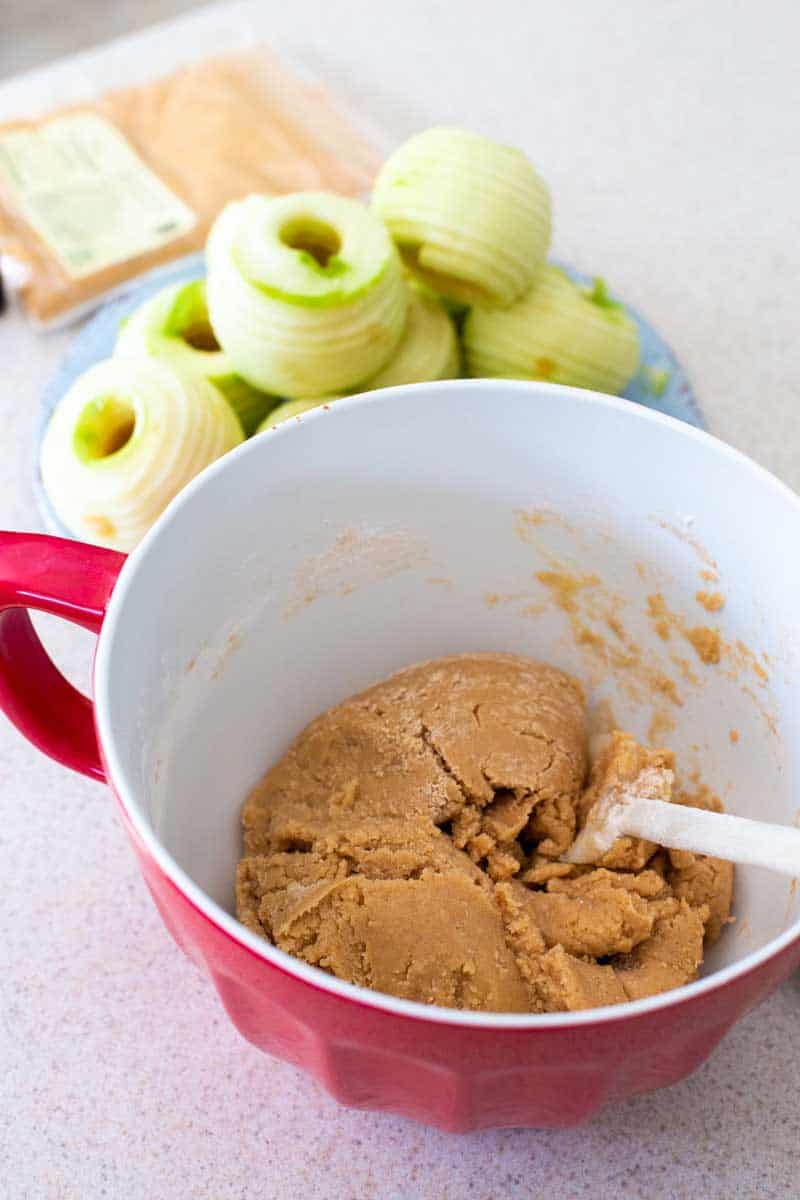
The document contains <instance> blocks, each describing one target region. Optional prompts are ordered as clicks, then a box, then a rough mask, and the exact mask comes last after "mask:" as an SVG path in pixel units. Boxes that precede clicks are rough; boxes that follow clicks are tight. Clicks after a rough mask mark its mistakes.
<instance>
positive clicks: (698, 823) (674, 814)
mask: <svg viewBox="0 0 800 1200" xmlns="http://www.w3.org/2000/svg"><path fill="white" fill-rule="evenodd" d="M618 819H619V825H618V828H619V829H621V831H622V832H623V833H625V834H628V835H629V836H631V837H641V838H647V839H648V841H651V842H658V843H659V845H661V846H667V847H669V849H671V850H693V851H694V852H695V853H696V854H712V855H714V857H715V858H727V859H728V860H729V861H730V862H735V863H749V864H750V865H751V866H755V867H768V868H769V869H770V870H772V871H779V872H781V874H783V875H793V876H795V877H796V878H797V877H800V829H795V828H794V826H792V825H769V824H767V822H765V821H751V820H749V819H748V818H747V817H733V816H731V815H730V814H729V813H715V812H707V811H706V810H705V809H701V808H689V807H687V806H686V805H683V804H668V803H666V802H665V801H664V800H644V799H641V800H640V799H637V798H631V799H630V800H627V801H626V802H625V804H624V805H623V810H622V812H621V813H620V815H619V818H618Z"/></svg>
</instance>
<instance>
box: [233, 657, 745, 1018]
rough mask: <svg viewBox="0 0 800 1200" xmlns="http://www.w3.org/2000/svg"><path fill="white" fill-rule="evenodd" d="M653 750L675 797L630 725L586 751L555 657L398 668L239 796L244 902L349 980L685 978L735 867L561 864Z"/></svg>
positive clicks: (280, 942) (587, 988) (497, 983)
mask: <svg viewBox="0 0 800 1200" xmlns="http://www.w3.org/2000/svg"><path fill="white" fill-rule="evenodd" d="M654 767H655V768H657V769H660V770H661V771H662V772H663V781H664V797H665V798H667V799H669V798H671V796H670V792H671V786H672V771H671V767H672V757H671V755H670V754H669V753H668V752H667V751H663V750H647V749H645V748H644V747H642V746H640V745H639V744H638V743H637V742H636V741H635V740H634V739H633V738H632V737H631V736H630V735H628V734H624V733H621V732H615V733H614V734H613V735H611V736H610V737H609V738H608V739H606V742H605V745H604V746H603V747H602V750H601V752H600V753H599V755H598V757H597V759H596V761H595V762H594V763H592V764H590V763H589V761H588V755H587V733H586V717H585V704H584V696H583V693H582V690H581V687H580V685H579V684H578V683H577V682H576V681H575V680H573V679H571V678H570V677H569V676H567V675H565V674H563V673H562V672H561V671H558V670H556V669H554V668H553V667H549V666H545V665H543V664H541V663H537V662H534V661H532V660H530V659H526V658H521V657H518V656H515V655H510V654H467V655H460V656H457V657H453V658H446V659H440V660H438V661H435V662H428V663H423V664H421V665H419V666H414V667H410V668H408V669H407V670H404V671H401V672H400V673H399V674H397V675H394V676H392V677H391V678H390V679H387V680H385V681H384V682H383V683H379V684H377V685H376V686H374V687H372V688H370V689H368V690H367V691H365V692H362V693H361V694H360V695H357V696H353V697H352V698H351V699H349V700H346V701H344V702H343V703H342V704H339V705H337V706H336V707H335V708H332V709H330V710H329V711H328V712H326V713H323V714H322V716H320V717H317V719H316V720H314V721H312V723H311V724H310V725H309V726H308V727H307V728H306V729H305V730H303V732H302V733H301V734H300V736H299V737H298V738H297V739H296V741H295V742H294V744H293V745H292V746H291V747H290V748H289V750H288V751H287V753H286V754H285V755H284V757H283V758H282V759H281V760H280V762H278V763H277V764H276V765H275V766H274V767H273V768H272V770H270V771H269V772H268V774H267V775H266V776H265V777H264V779H263V780H262V781H261V783H259V784H258V786H257V787H256V788H255V789H254V791H253V792H252V794H251V795H250V796H249V797H248V799H247V801H246V803H245V805H244V809H243V813H242V818H243V827H244V856H243V858H242V860H241V862H240V863H239V867H238V872H237V881H236V895H237V912H238V916H239V919H240V920H241V921H242V922H243V923H244V924H245V925H246V926H247V927H248V928H249V929H251V930H253V931H254V932H255V933H257V934H259V935H261V936H262V937H265V938H267V939H269V940H270V941H271V942H273V943H274V944H275V945H276V946H278V947H279V948H280V949H282V950H285V951H286V952H287V953H289V954H293V955H295V956H296V957H298V958H300V959H303V960H304V961H305V962H307V963H311V964H313V965H314V966H317V967H321V968H322V969H323V970H326V971H328V972H330V973H331V974H333V975H336V976H337V977H338V978H340V979H344V980H348V981H349V982H352V983H356V984H360V985H361V986H363V987H368V988H373V989H375V990H377V991H381V992H386V993H389V994H391V995H394V996H400V997H403V998H405V999H409V1000H417V1001H422V1002H425V1003H429V1004H439V1005H445V1006H447V1007H452V1008H460V1009H473V1010H479V1011H487V1012H492V1011H493V1012H554V1011H560V1010H574V1009H583V1008H592V1007H596V1006H598V1005H604V1004H616V1003H621V1002H623V1001H625V1000H632V999H638V998H640V997H642V996H647V995H652V994H653V993H656V992H660V991H665V990H667V989H669V988H673V987H678V986H680V985H681V984H683V983H687V982H689V981H690V980H692V979H694V978H695V977H696V975H697V972H698V969H699V967H700V965H701V963H702V959H703V948H704V943H705V944H706V945H708V944H709V943H710V942H711V941H713V940H715V939H716V938H717V937H718V936H719V934H720V932H721V930H722V928H723V926H724V924H725V923H726V922H727V921H728V920H729V916H730V907H731V892H732V883H733V868H732V867H731V865H730V864H729V863H724V862H721V861H720V860H718V859H710V858H704V857H703V856H700V855H692V854H686V853H680V854H676V853H675V852H672V853H668V852H666V851H663V850H661V848H660V847H658V846H656V845H654V844H653V843H649V842H642V841H638V840H635V839H620V841H619V842H618V843H617V844H615V846H614V847H612V849H611V851H609V853H608V854H607V855H606V856H605V858H604V860H603V862H602V864H600V865H598V866H596V867H586V866H572V865H569V864H566V863H562V862H560V861H559V858H560V856H561V854H562V853H563V852H564V851H565V850H566V849H568V847H569V845H570V844H571V842H572V841H573V839H574V837H575V834H576V832H577V830H578V829H579V828H580V827H581V825H582V824H583V822H584V821H585V819H586V814H587V813H588V811H589V809H590V808H591V806H592V804H594V803H595V802H596V801H597V800H598V799H600V798H601V797H602V796H603V794H604V792H605V790H607V789H608V788H609V787H613V786H616V785H618V783H619V781H620V780H622V779H624V780H626V781H631V782H635V779H636V776H637V774H638V773H639V772H640V771H641V770H643V769H645V768H650V769H652V768H654ZM674 799H675V800H676V801H678V802H680V803H690V804H691V803H702V804H708V803H711V801H709V800H708V799H707V798H705V797H703V796H700V795H699V794H698V796H696V797H692V796H687V795H685V794H681V795H677V796H675V797H674Z"/></svg>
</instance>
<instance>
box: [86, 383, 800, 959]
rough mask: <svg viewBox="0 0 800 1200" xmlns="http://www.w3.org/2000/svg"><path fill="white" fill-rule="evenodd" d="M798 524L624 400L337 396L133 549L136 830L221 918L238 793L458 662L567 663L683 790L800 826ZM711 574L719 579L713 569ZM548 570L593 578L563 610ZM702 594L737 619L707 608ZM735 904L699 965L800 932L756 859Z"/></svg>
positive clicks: (695, 444)
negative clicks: (658, 615)
mask: <svg viewBox="0 0 800 1200" xmlns="http://www.w3.org/2000/svg"><path fill="white" fill-rule="evenodd" d="M798 535H800V503H799V502H798V501H797V500H796V499H795V497H794V496H793V495H792V494H791V493H789V492H788V491H787V490H786V489H784V488H783V487H782V486H781V485H779V484H778V483H776V481H775V480H773V479H771V477H769V476H768V475H766V474H765V473H764V472H762V471H760V470H759V469H758V468H756V467H754V466H753V465H752V464H750V463H748V462H747V460H745V459H743V458H742V457H741V456H739V455H737V454H735V453H734V452H733V451H731V450H729V449H728V448H726V447H724V446H722V445H721V444H720V443H717V442H715V441H713V440H712V439H709V438H707V437H705V436H703V435H699V434H697V433H696V432H695V431H692V430H688V429H684V428H683V427H680V426H678V425H677V424H676V423H674V422H670V421H668V420H666V419H663V418H658V417H654V416H653V415H652V414H649V413H646V412H643V411H641V410H639V409H637V408H636V407H634V406H632V405H629V404H627V403H626V402H617V401H613V400H607V399H600V398H598V397H593V396H591V395H589V394H587V393H580V392H575V391H570V390H569V389H560V388H556V387H548V386H546V385H523V384H508V383H503V382H499V381H480V382H478V381H476V382H473V383H450V384H437V385H420V386H418V387H416V388H412V389H395V390H394V391H392V392H387V393H385V394H383V395H382V396H380V397H377V398H376V397H368V398H364V399H355V400H351V401H347V402H339V403H338V404H337V405H336V406H334V407H333V408H332V409H331V410H330V411H325V410H318V411H316V412H314V413H311V414H308V415H307V416H304V417H302V418H300V419H298V420H297V421H296V422H293V423H292V424H291V425H289V426H283V427H281V428H280V429H278V430H277V431H276V432H274V433H270V434H267V435H265V436H263V437H261V438H257V439H255V440H254V441H252V442H250V443H248V444H246V445H245V446H244V447H242V448H241V449H240V450H238V451H236V452H234V453H233V454H232V455H230V456H228V457H227V458H226V459H225V460H223V462H221V463H219V464H217V465H216V466H215V467H213V468H212V469H211V470H210V471H209V472H206V474H205V475H204V476H203V477H202V479H201V480H199V481H197V482H196V483H195V484H193V485H192V486H191V488H190V489H188V491H187V492H186V493H184V495H183V496H182V497H181V498H179V500H178V501H177V502H176V503H175V504H174V505H173V506H172V508H171V509H170V511H169V514H168V515H167V517H166V518H165V519H164V520H162V522H160V523H159V526H158V527H157V529H156V530H155V531H154V532H153V533H152V534H151V535H150V537H149V538H148V539H147V540H146V542H145V543H144V544H143V546H142V547H141V548H140V549H139V551H138V552H137V553H136V554H135V555H134V556H133V557H132V559H131V561H130V563H129V564H128V566H127V567H126V570H125V572H124V575H123V578H122V580H121V582H120V585H119V586H118V589H117V592H116V593H115V597H114V600H113V602H112V607H111V610H110V614H109V619H108V622H107V628H106V630H105V631H104V635H103V645H102V647H101V653H100V655H99V656H98V692H99V693H102V694H103V696H104V697H105V700H106V702H107V704H106V711H105V714H104V716H103V718H102V722H103V726H102V727H103V734H104V740H105V742H106V745H107V747H109V746H110V748H111V751H112V755H113V761H114V763H115V764H116V773H117V774H118V776H119V778H120V779H121V780H122V781H124V785H125V788H126V791H127V794H128V795H129V796H135V797H136V798H137V803H138V805H139V806H140V808H141V811H142V814H143V817H142V819H143V820H144V821H146V822H149V824H150V826H151V827H152V829H153V830H154V832H155V833H156V835H157V836H158V837H159V838H160V839H161V841H162V843H163V845H164V846H165V847H166V849H167V850H168V851H169V852H170V854H171V855H173V856H174V858H175V860H176V861H177V862H178V864H179V865H180V866H181V867H182V868H183V869H184V870H185V871H186V872H187V874H188V875H189V876H190V877H191V878H192V879H193V880H194V881H195V882H196V883H197V884H198V885H199V886H200V887H201V888H202V889H203V890H204V891H205V892H206V893H208V895H209V896H211V897H212V898H213V899H214V900H216V901H217V902H218V903H219V904H220V905H222V906H223V907H224V908H226V909H227V910H228V911H233V909H232V899H233V889H232V882H233V876H234V867H235V863H236V860H237V858H238V856H239V852H240V840H239V816H238V814H239V808H240V805H241V802H242V800H243V798H244V796H245V794H246V793H247V791H248V789H249V788H250V787H251V785H252V784H254V783H255V782H256V781H257V780H258V778H259V777H260V776H261V775H262V774H263V772H264V771H265V769H266V768H267V767H268V766H269V765H270V764H271V763H273V762H274V761H275V760H276V759H277V758H278V757H279V756H280V754H281V753H282V752H283V751H284V749H285V748H286V747H287V745H288V744H289V742H290V741H291V739H292V737H293V736H294V735H295V734H296V733H297V732H298V731H299V730H300V729H301V728H302V727H303V725H305V724H306V722H307V721H308V720H309V719H310V718H312V717H313V716H314V715H315V714H317V713H319V712H320V711H321V710H323V709H325V708H326V707H328V706H330V705H331V704H333V703H334V702H336V701H337V700H340V699H342V698H344V697H346V696H348V695H350V694H351V693H353V692H355V691H357V690H358V689H360V688H363V687H364V686H366V685H368V684H370V683H372V682H374V681H375V680H378V679H380V678H381V677H383V676H385V675H387V674H388V673H390V672H391V671H393V670H395V669H397V668H400V667H402V666H405V665H407V664H409V663H412V662H415V661H418V660H421V659H426V658H432V657H437V656H440V655H444V654H452V653H456V652H459V651H466V650H493V649H498V650H507V651H514V652H518V653H521V654H527V655H532V656H534V657H537V658H541V659H544V660H546V661H548V662H551V663H554V664H556V665H558V666H561V667H563V668H564V669H566V670H568V671H571V672H573V673H575V674H576V675H578V676H579V677H580V678H581V679H582V680H583V681H584V682H585V684H586V685H587V688H588V690H589V694H590V697H591V700H592V702H593V704H595V703H596V702H597V701H599V700H603V699H606V700H608V701H610V703H611V705H612V708H613V712H614V716H615V718H616V720H617V721H618V722H619V723H620V724H621V725H622V726H623V727H625V728H627V729H630V730H631V731H632V732H634V733H635V734H637V735H638V736H640V737H642V738H644V739H645V740H646V739H647V737H648V731H649V730H650V729H651V722H652V720H653V718H654V716H655V717H656V720H657V722H658V721H660V722H661V724H662V728H665V732H663V734H662V736H661V737H660V739H659V740H661V741H662V742H664V743H665V744H667V745H669V746H671V747H672V748H673V749H674V750H675V751H676V753H677V755H678V764H679V767H680V768H681V769H682V773H683V774H684V775H685V776H686V775H688V774H689V773H691V772H692V771H695V770H697V771H699V772H700V776H701V778H702V780H703V781H704V782H705V783H706V784H708V785H709V786H710V787H711V788H712V789H713V790H714V791H716V792H717V793H718V794H720V795H721V796H722V798H723V800H724V802H725V805H726V807H727V808H728V809H729V811H732V812H736V813H740V814H742V815H746V816H750V817H754V818H761V819H765V820H770V821H777V822H783V823H786V824H791V823H793V822H794V821H795V820H796V818H797V815H798V804H800V801H798V796H797V788H796V784H795V781H796V779H797V775H798V767H800V711H799V709H798V702H797V693H796V689H795V687H794V683H793V680H794V675H795V669H796V663H797V659H798V638H797V620H796V597H797V596H798V594H800V562H799V561H798V556H797V555H795V554H790V553H788V547H790V546H794V545H796V544H797V540H798ZM711 560H713V561H714V563H715V564H716V568H715V569H714V570H715V573H716V574H718V577H719V582H718V583H714V582H712V581H710V580H708V579H704V578H703V576H702V575H701V572H704V571H705V572H710V571H711V570H712V568H711V565H710V563H711ZM542 570H555V571H557V572H567V573H569V574H570V575H571V576H572V577H577V576H580V577H584V578H585V577H586V576H591V575H596V576H597V577H598V582H596V583H592V582H590V583H588V584H586V586H584V587H582V588H581V589H579V591H578V592H577V593H576V597H577V600H576V602H577V604H578V612H577V613H576V614H572V615H571V614H569V613H567V612H565V611H564V610H563V609H562V608H560V607H559V606H558V605H557V604H555V603H553V596H552V591H551V590H549V589H548V588H547V587H546V586H545V585H543V584H542V583H541V582H540V581H539V580H538V579H537V573H538V572H541V571H542ZM701 589H705V590H709V591H720V592H722V593H723V594H724V596H725V598H726V602H725V606H724V609H723V610H722V611H721V612H718V613H712V614H709V613H708V612H706V611H705V610H704V609H703V608H702V607H701V606H700V604H699V603H698V602H697V600H696V599H695V593H696V592H697V591H698V590H701ZM655 592H660V593H661V594H662V595H663V596H664V598H665V600H666V601H667V603H668V605H669V606H670V608H671V609H672V610H674V611H676V612H678V613H679V614H683V615H684V616H685V619H686V622H687V623H688V625H690V626H718V627H719V629H720V631H721V633H722V636H723V638H724V641H725V644H726V645H727V646H728V647H729V649H728V650H727V651H726V652H725V653H723V657H722V661H721V662H720V663H719V664H718V665H705V664H703V663H701V662H700V661H699V659H698V657H697V655H696V654H695V652H694V649H693V648H692V646H691V645H690V644H689V642H688V641H687V640H686V639H685V637H683V636H682V635H681V633H680V632H678V631H677V630H674V631H673V633H672V635H671V637H670V638H669V640H668V641H664V640H662V638H661V637H660V636H659V634H658V632H657V631H656V629H655V627H654V623H653V621H652V620H650V619H649V617H648V615H647V597H648V596H649V595H651V594H653V593H655ZM589 610H591V611H589ZM615 616H616V617H618V618H619V620H620V621H621V623H622V626H623V629H624V632H625V636H626V637H628V638H629V639H631V640H632V642H634V643H635V645H636V647H638V653H639V666H638V667H637V666H631V665H630V664H629V665H627V666H623V665H620V663H619V662H617V663H616V665H614V664H609V663H608V661H604V659H605V660H607V658H608V655H609V654H611V655H613V654H614V652H615V651H617V652H622V653H625V649H624V647H623V644H622V642H620V640H619V638H618V637H617V635H616V634H615V633H614V632H613V631H612V629H611V628H610V626H609V620H608V619H609V617H611V618H614V617H615ZM582 628H584V629H589V630H590V631H591V633H592V634H594V636H595V638H596V639H597V638H599V639H601V640H602V644H601V645H598V644H597V642H595V644H594V645H593V644H592V643H591V639H589V640H588V641H587V640H586V638H587V636H588V635H586V634H583V635H582V636H583V637H584V640H583V641H582V642H581V641H580V635H581V629H582ZM576 634H577V635H579V636H576ZM737 643H741V645H740V646H739V647H738V648H737ZM628 652H630V645H629V646H628ZM763 655H766V656H767V657H766V658H765V657H763ZM676 658H677V659H682V660H684V663H683V665H682V664H681V663H679V662H676V661H675V660H676ZM686 664H688V665H686ZM756 664H759V665H756ZM687 671H690V672H691V675H692V679H693V681H692V682H690V681H687V679H686V678H684V675H685V673H686V672H687ZM659 672H661V673H663V675H664V676H666V677H668V678H670V679H672V680H673V681H674V683H675V688H676V695H677V698H678V699H679V700H680V705H678V704H676V703H674V702H672V701H670V700H669V698H667V697H666V696H665V694H664V693H663V691H659V685H658V682H657V678H658V673H659ZM764 673H766V675H768V679H766V680H765V679H764V678H763V674H764ZM659 714H660V715H659ZM670 719H671V720H672V721H674V728H669V721H670ZM665 721H666V726H665V725H664V722H665ZM732 730H734V731H736V733H737V734H738V741H736V742H734V741H732V738H731V731H732ZM734 736H735V735H734ZM735 911H736V914H737V923H736V924H735V925H734V926H732V927H731V928H730V929H728V930H727V931H726V933H725V935H724V936H723V938H722V939H721V941H720V943H719V944H718V946H717V948H715V949H714V951H712V953H711V955H710V956H709V960H708V963H707V965H706V969H707V970H709V969H714V968H716V967H719V966H721V965H725V964H729V963H732V962H734V961H736V960H737V959H739V958H741V957H742V956H743V955H745V954H747V953H748V952H750V951H752V950H755V949H757V948H758V947H760V946H763V945H764V944H765V943H766V942H768V941H769V940H771V939H772V938H774V937H776V936H777V935H778V934H780V933H781V932H783V931H784V930H786V929H787V928H788V926H789V925H790V924H791V923H792V922H793V921H795V920H796V919H797V916H798V905H797V897H796V895H795V889H794V888H793V887H792V886H791V885H790V883H789V881H788V880H787V879H786V878H784V877H781V876H777V875H773V874H771V873H770V872H767V871H762V870H756V869H752V868H739V869H738V872H737V887H736V897H735Z"/></svg>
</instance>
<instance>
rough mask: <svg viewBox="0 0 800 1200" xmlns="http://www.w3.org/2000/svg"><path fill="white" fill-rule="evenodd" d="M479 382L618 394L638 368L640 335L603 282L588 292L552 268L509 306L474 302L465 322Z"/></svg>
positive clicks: (469, 364) (466, 345)
mask: <svg viewBox="0 0 800 1200" xmlns="http://www.w3.org/2000/svg"><path fill="white" fill-rule="evenodd" d="M464 352H465V356H466V362H467V370H468V373H469V374H470V375H471V376H473V377H474V378H486V377H489V378H501V379H542V380H547V381H549V382H551V383H564V384H568V385H571V386H572V387H581V388H590V389H591V390H593V391H596V392H608V393H609V394H612V395H618V394H619V393H620V392H621V391H623V390H624V388H625V387H626V385H627V384H628V383H629V381H630V380H631V378H632V377H633V375H635V373H636V370H637V367H638V363H639V332H638V330H637V328H636V323H635V322H634V321H633V319H632V318H631V317H630V316H629V315H628V313H627V312H626V311H625V309H624V308H623V306H622V305H621V304H619V303H618V302H617V301H616V300H612V299H611V298H610V297H609V295H608V292H607V290H606V286H605V284H604V283H603V281H602V280H601V279H596V280H595V282H594V286H593V287H592V288H582V287H580V286H579V285H578V284H576V283H573V282H572V280H571V279H570V278H569V277H568V276H567V275H565V273H564V272H563V271H562V270H561V269H560V268H559V267H554V266H551V265H550V264H548V265H547V266H545V267H544V268H543V269H542V271H541V273H540V275H539V276H538V278H537V280H536V283H535V284H534V286H533V287H532V288H531V289H530V291H529V292H527V293H526V294H525V295H524V296H523V297H522V299H521V300H518V301H517V303H516V304H514V305H512V306H511V308H507V309H503V310H499V309H490V308H482V307H480V306H478V305H476V306H475V307H474V308H473V309H472V310H471V312H470V313H469V315H468V317H467V319H466V322H465V324H464Z"/></svg>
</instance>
